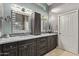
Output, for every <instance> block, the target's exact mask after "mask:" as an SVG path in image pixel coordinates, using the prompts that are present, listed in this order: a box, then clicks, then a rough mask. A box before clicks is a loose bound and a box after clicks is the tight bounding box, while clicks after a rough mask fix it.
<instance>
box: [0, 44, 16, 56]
mask: <svg viewBox="0 0 79 59" xmlns="http://www.w3.org/2000/svg"><path fill="white" fill-rule="evenodd" d="M2 47H3V50H2V52H3V55H4V56H17V44H16V43H8V44H4V45H2Z"/></svg>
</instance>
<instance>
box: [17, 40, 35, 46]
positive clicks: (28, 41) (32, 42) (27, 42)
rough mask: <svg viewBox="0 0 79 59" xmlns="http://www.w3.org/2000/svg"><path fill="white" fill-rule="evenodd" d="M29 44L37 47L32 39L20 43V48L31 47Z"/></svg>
mask: <svg viewBox="0 0 79 59" xmlns="http://www.w3.org/2000/svg"><path fill="white" fill-rule="evenodd" d="M29 44H32V45H33V46H34V45H35V40H34V39H33V40H32V39H30V40H25V41H21V42H18V45H19V46H23V45H29Z"/></svg>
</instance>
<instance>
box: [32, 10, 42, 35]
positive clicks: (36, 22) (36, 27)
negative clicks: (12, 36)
mask: <svg viewBox="0 0 79 59" xmlns="http://www.w3.org/2000/svg"><path fill="white" fill-rule="evenodd" d="M31 34H33V35H38V34H41V14H40V13H37V12H34V13H32V14H31Z"/></svg>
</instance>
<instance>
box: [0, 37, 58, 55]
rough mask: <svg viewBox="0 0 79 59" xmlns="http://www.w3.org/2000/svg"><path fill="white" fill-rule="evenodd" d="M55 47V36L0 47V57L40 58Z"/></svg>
mask: <svg viewBox="0 0 79 59" xmlns="http://www.w3.org/2000/svg"><path fill="white" fill-rule="evenodd" d="M56 46H57V35H51V36H46V37H40V38H36V39H28V40H23V41H18V42H13V43H7V44H2V45H0V56H41V55H44V54H46V53H47V52H49V51H51V50H53V49H54V48H56Z"/></svg>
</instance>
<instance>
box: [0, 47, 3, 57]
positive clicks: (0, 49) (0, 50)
mask: <svg viewBox="0 0 79 59" xmlns="http://www.w3.org/2000/svg"><path fill="white" fill-rule="evenodd" d="M2 55H3V53H2V46H0V56H2Z"/></svg>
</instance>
